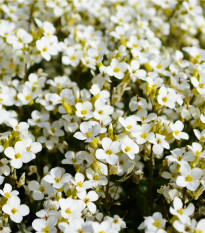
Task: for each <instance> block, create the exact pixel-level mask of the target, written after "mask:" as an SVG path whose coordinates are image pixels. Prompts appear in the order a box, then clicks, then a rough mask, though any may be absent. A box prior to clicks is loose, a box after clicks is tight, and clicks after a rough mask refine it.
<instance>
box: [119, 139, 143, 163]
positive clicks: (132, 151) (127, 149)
mask: <svg viewBox="0 0 205 233" xmlns="http://www.w3.org/2000/svg"><path fill="white" fill-rule="evenodd" d="M121 148H122V151H123V152H124V153H125V154H127V155H128V156H129V158H130V159H134V158H135V155H136V154H137V153H138V152H139V146H138V145H137V144H136V143H134V142H133V140H132V139H131V138H129V137H125V138H124V139H123V141H122V144H121Z"/></svg>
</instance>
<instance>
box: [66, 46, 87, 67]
mask: <svg viewBox="0 0 205 233" xmlns="http://www.w3.org/2000/svg"><path fill="white" fill-rule="evenodd" d="M63 53H64V55H63V56H62V63H63V64H64V65H71V66H74V67H76V66H77V65H78V64H79V62H80V59H81V58H82V55H83V52H82V51H81V50H76V49H74V48H73V47H69V48H67V49H66V50H64V52H63Z"/></svg>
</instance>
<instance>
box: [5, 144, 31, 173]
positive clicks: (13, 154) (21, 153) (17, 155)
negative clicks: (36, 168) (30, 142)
mask: <svg viewBox="0 0 205 233" xmlns="http://www.w3.org/2000/svg"><path fill="white" fill-rule="evenodd" d="M4 154H5V155H6V156H7V157H8V158H10V159H11V161H10V163H11V166H12V167H14V168H17V169H19V168H21V167H22V165H23V163H28V162H30V161H31V160H32V154H31V153H29V152H26V148H25V145H24V143H23V142H22V141H18V142H16V144H15V146H14V148H13V147H7V148H6V149H5V151H4Z"/></svg>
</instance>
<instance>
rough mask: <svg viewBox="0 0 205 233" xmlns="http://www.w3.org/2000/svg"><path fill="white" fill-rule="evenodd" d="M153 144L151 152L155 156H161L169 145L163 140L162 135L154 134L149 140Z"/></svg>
mask: <svg viewBox="0 0 205 233" xmlns="http://www.w3.org/2000/svg"><path fill="white" fill-rule="evenodd" d="M150 142H151V143H153V144H154V145H153V152H154V153H155V154H157V155H161V154H162V153H163V151H164V148H165V149H167V150H168V149H169V148H170V146H169V143H168V142H167V141H166V140H165V136H164V135H160V134H156V137H155V138H153V139H152V140H150Z"/></svg>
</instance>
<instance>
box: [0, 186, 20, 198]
mask: <svg viewBox="0 0 205 233" xmlns="http://www.w3.org/2000/svg"><path fill="white" fill-rule="evenodd" d="M0 194H1V195H2V196H4V197H6V198H8V199H9V198H11V197H13V196H18V194H19V192H18V191H16V190H13V191H12V186H11V185H10V184H7V183H6V184H5V185H4V188H3V190H1V189H0Z"/></svg>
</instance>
